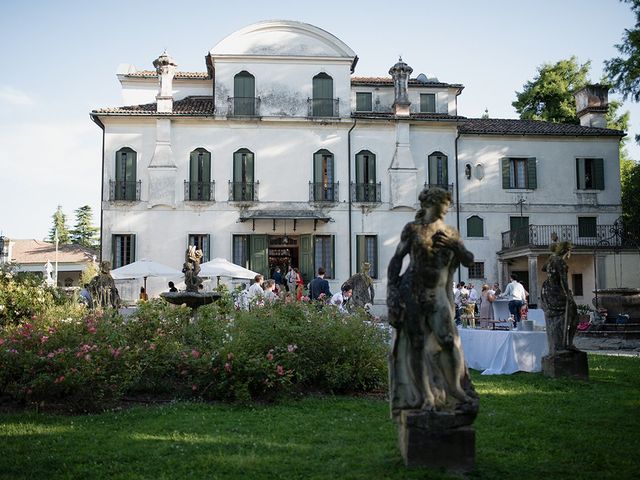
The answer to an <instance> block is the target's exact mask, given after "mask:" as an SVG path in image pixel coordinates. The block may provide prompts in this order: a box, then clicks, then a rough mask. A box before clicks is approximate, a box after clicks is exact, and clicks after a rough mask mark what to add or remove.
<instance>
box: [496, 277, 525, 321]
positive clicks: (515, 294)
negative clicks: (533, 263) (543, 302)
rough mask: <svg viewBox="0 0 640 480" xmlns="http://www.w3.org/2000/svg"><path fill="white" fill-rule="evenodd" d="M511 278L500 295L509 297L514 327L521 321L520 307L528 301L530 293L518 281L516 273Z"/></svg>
mask: <svg viewBox="0 0 640 480" xmlns="http://www.w3.org/2000/svg"><path fill="white" fill-rule="evenodd" d="M509 278H510V279H511V282H509V284H508V285H507V288H505V290H504V293H503V294H502V295H500V298H507V299H509V313H511V314H512V315H513V319H514V327H515V328H517V327H518V323H520V309H521V308H522V306H523V305H525V304H526V303H527V297H528V296H529V294H528V293H527V291H526V290H525V289H524V287H523V286H522V284H521V283H520V282H518V276H517V275H516V274H515V273H512V274H511V275H510V277H509Z"/></svg>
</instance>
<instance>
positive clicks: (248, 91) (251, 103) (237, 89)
mask: <svg viewBox="0 0 640 480" xmlns="http://www.w3.org/2000/svg"><path fill="white" fill-rule="evenodd" d="M255 96H256V79H255V77H254V76H253V75H251V74H250V73H249V72H247V71H242V72H240V73H238V74H237V75H236V76H235V77H233V113H234V115H255V113H256V103H255Z"/></svg>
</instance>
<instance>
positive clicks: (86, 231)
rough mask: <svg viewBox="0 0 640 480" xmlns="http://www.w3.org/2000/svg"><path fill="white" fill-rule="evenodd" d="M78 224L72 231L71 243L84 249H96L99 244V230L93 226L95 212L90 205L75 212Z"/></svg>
mask: <svg viewBox="0 0 640 480" xmlns="http://www.w3.org/2000/svg"><path fill="white" fill-rule="evenodd" d="M74 213H75V214H76V223H75V226H74V227H73V230H71V243H74V244H76V245H82V246H83V247H88V248H96V247H97V244H98V235H97V233H98V228H97V227H94V226H93V225H92V223H93V211H92V210H91V207H90V206H89V205H85V206H83V207H80V208H78V209H77V210H76V211H75V212H74Z"/></svg>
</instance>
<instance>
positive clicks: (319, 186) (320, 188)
mask: <svg viewBox="0 0 640 480" xmlns="http://www.w3.org/2000/svg"><path fill="white" fill-rule="evenodd" d="M338 187H339V182H336V183H314V182H309V201H310V202H328V203H337V202H338Z"/></svg>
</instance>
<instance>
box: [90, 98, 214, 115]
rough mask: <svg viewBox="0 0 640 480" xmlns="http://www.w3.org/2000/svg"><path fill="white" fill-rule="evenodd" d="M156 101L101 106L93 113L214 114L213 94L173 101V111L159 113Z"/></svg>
mask: <svg viewBox="0 0 640 480" xmlns="http://www.w3.org/2000/svg"><path fill="white" fill-rule="evenodd" d="M156 109H157V104H156V103H146V104H143V105H128V106H124V107H112V108H100V109H97V110H93V111H92V112H91V113H92V114H96V115H213V98H212V97H211V96H191V97H186V98H183V99H182V100H176V101H175V102H173V112H172V113H158V112H157V111H156Z"/></svg>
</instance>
